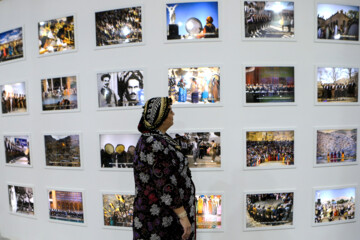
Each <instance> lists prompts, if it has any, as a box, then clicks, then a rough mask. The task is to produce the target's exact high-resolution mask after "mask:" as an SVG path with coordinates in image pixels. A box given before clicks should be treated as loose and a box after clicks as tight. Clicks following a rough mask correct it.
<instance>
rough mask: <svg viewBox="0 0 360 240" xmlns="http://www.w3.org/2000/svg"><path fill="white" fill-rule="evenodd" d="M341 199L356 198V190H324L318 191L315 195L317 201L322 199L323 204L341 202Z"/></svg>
mask: <svg viewBox="0 0 360 240" xmlns="http://www.w3.org/2000/svg"><path fill="white" fill-rule="evenodd" d="M340 197H345V198H347V199H350V198H351V197H353V198H355V188H354V187H351V188H339V189H323V190H317V191H316V193H315V201H317V199H318V198H320V199H321V202H327V201H331V200H332V199H335V200H339V198H340Z"/></svg>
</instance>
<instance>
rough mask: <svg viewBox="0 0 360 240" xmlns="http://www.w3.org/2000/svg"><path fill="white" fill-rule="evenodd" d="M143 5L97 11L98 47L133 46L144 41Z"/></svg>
mask: <svg viewBox="0 0 360 240" xmlns="http://www.w3.org/2000/svg"><path fill="white" fill-rule="evenodd" d="M142 11H143V10H142V7H141V6H134V7H127V8H120V9H112V10H106V11H99V12H95V25H96V47H97V48H104V47H110V46H111V47H115V46H116V47H119V46H133V45H139V44H142V43H143V29H142V25H143V15H142Z"/></svg>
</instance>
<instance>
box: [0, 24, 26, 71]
mask: <svg viewBox="0 0 360 240" xmlns="http://www.w3.org/2000/svg"><path fill="white" fill-rule="evenodd" d="M23 44H24V43H23V28H22V27H19V28H14V29H11V30H9V31H5V32H1V33H0V64H1V63H3V62H7V61H11V60H15V59H19V58H23V57H24V49H23Z"/></svg>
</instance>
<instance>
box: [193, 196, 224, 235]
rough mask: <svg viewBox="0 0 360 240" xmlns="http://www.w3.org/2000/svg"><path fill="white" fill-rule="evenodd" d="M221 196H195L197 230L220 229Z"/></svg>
mask: <svg viewBox="0 0 360 240" xmlns="http://www.w3.org/2000/svg"><path fill="white" fill-rule="evenodd" d="M221 200H222V196H221V195H196V227H197V229H221V226H222V221H221Z"/></svg>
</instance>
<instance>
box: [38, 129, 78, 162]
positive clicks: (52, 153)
mask: <svg viewBox="0 0 360 240" xmlns="http://www.w3.org/2000/svg"><path fill="white" fill-rule="evenodd" d="M44 141H45V158H46V166H50V167H80V166H81V162H80V136H79V135H45V136H44Z"/></svg>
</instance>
